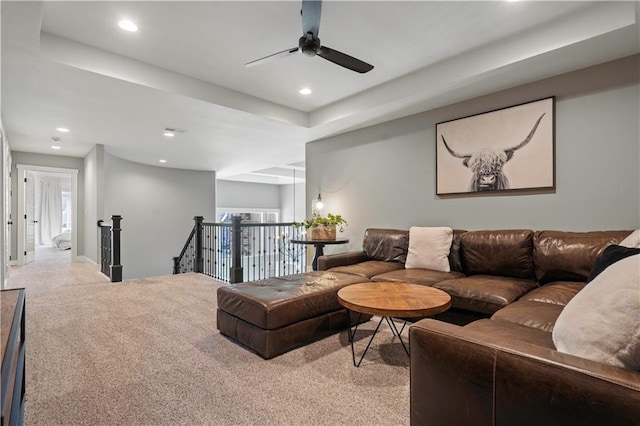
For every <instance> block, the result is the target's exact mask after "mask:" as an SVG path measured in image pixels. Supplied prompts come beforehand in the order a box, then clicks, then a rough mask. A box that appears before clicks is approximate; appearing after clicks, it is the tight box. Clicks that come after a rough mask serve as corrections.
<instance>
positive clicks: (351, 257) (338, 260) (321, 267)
mask: <svg viewBox="0 0 640 426" xmlns="http://www.w3.org/2000/svg"><path fill="white" fill-rule="evenodd" d="M365 260H367V255H366V254H365V253H364V251H352V252H349V253H338V254H330V255H326V256H320V257H318V271H326V270H327V269H331V268H335V267H336V266H349V265H355V264H356V263H360V262H364V261H365Z"/></svg>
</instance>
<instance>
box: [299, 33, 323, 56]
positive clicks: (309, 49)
mask: <svg viewBox="0 0 640 426" xmlns="http://www.w3.org/2000/svg"><path fill="white" fill-rule="evenodd" d="M298 47H299V48H300V51H301V52H302V53H303V54H305V55H307V56H316V54H317V53H318V49H320V39H319V38H313V35H312V34H308V35H307V36H302V37H300V40H298Z"/></svg>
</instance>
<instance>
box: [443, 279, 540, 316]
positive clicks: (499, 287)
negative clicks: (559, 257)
mask: <svg viewBox="0 0 640 426" xmlns="http://www.w3.org/2000/svg"><path fill="white" fill-rule="evenodd" d="M433 287H434V288H438V289H440V290H443V291H446V292H447V293H449V294H450V295H451V306H452V307H454V308H458V309H465V310H468V311H474V312H480V313H483V314H488V315H491V314H493V313H495V312H496V311H497V310H498V309H501V308H504V307H505V306H507V305H508V304H510V303H513V302H514V301H516V300H518V299H519V298H520V297H521V296H522V295H524V294H525V293H527V292H529V291H531V290H533V289H534V288H536V283H535V282H534V281H533V280H527V279H522V278H510V277H499V276H487V275H472V276H470V277H464V278H458V279H453V280H447V281H441V282H439V283H435V284H433Z"/></svg>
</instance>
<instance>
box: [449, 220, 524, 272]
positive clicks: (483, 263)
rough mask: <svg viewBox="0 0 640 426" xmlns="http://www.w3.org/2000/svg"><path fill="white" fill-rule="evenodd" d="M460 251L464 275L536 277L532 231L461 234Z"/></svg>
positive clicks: (470, 232)
mask: <svg viewBox="0 0 640 426" xmlns="http://www.w3.org/2000/svg"><path fill="white" fill-rule="evenodd" d="M461 249H462V265H463V268H464V271H463V272H464V273H465V274H467V275H478V274H482V275H499V276H503V277H513V278H530V279H533V278H534V277H535V274H534V267H533V231H531V230H528V229H515V230H490V231H468V232H466V233H464V234H462V237H461Z"/></svg>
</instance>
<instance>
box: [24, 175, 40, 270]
mask: <svg viewBox="0 0 640 426" xmlns="http://www.w3.org/2000/svg"><path fill="white" fill-rule="evenodd" d="M24 204H25V205H24V221H25V223H24V225H25V231H26V232H25V235H24V256H25V258H24V263H31V262H33V261H34V260H35V257H36V223H38V221H37V219H36V185H35V178H34V176H33V173H31V172H27V173H26V178H25V203H24Z"/></svg>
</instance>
